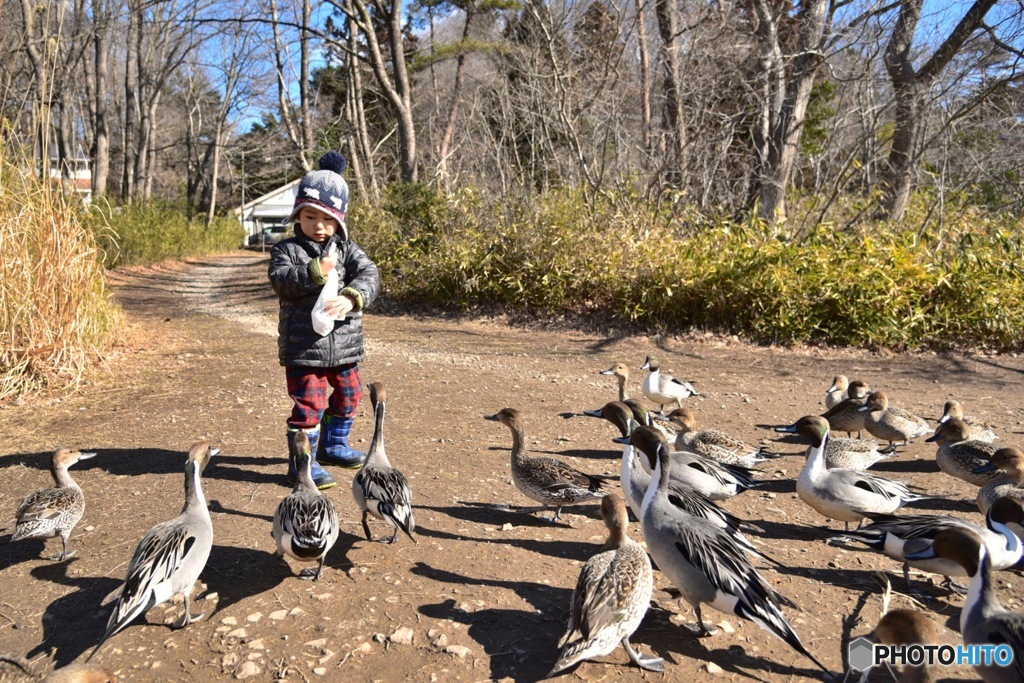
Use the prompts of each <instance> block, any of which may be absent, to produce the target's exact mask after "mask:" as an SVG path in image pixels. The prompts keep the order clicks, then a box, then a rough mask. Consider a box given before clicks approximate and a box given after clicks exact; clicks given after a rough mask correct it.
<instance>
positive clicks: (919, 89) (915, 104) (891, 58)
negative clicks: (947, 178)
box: [881, 0, 996, 221]
mask: <svg viewBox="0 0 1024 683" xmlns="http://www.w3.org/2000/svg"><path fill="white" fill-rule="evenodd" d="M995 4H996V0H976V2H975V3H974V4H973V5H972V6H971V8H970V9H968V10H967V12H966V14H964V16H963V18H962V19H961V20H960V22H959V23H958V24H957V25H956V26H955V27H953V29H952V30H951V31H950V33H949V35H948V36H947V37H946V39H945V40H944V41H943V42H942V44H941V45H939V47H938V48H936V50H935V52H934V53H933V54H932V56H931V58H929V59H928V61H926V62H925V63H924V64H923V65H922V66H921V67H920V68H919V69H917V70H915V69H914V56H915V54H914V51H913V45H914V33H915V31H916V30H917V25H918V22H919V21H920V20H921V10H922V8H923V6H924V0H901V1H900V3H899V8H900V9H899V15H898V16H897V18H896V25H895V26H894V27H893V30H892V34H891V35H890V36H889V43H888V45H886V48H885V68H886V71H888V73H889V80H890V81H892V87H893V91H894V94H895V97H896V118H895V127H894V130H893V136H892V147H891V148H890V150H889V158H888V162H887V163H886V166H885V169H884V171H883V173H882V181H881V185H882V187H881V189H882V204H881V214H882V215H883V216H884V217H886V218H888V219H889V220H892V221H899V220H902V219H903V216H904V215H905V214H906V211H907V205H908V204H909V203H910V193H911V190H912V189H913V175H914V170H915V167H916V166H917V147H918V143H919V138H920V136H921V131H922V130H923V127H922V126H921V121H920V112H921V109H922V104H923V102H924V100H925V97H926V96H927V93H928V91H929V90H930V88H931V86H932V84H933V83H934V82H935V79H936V78H938V76H939V74H941V73H942V71H943V69H945V68H946V66H947V65H948V64H949V63H950V61H952V59H953V57H955V56H956V55H957V53H958V52H960V50H961V48H963V46H964V43H966V42H967V39H968V38H970V37H971V34H972V33H974V32H975V31H976V30H978V29H979V28H981V27H982V26H983V25H984V21H985V15H986V14H988V11H989V10H990V9H992V7H993V6H994V5H995Z"/></svg>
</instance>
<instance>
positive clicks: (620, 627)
mask: <svg viewBox="0 0 1024 683" xmlns="http://www.w3.org/2000/svg"><path fill="white" fill-rule="evenodd" d="M601 519H603V520H604V524H605V526H606V527H607V528H608V540H607V541H606V542H605V544H604V547H605V548H606V549H605V550H603V551H602V552H600V553H598V554H596V555H594V556H593V557H591V558H590V559H589V560H587V563H586V564H585V565H583V569H582V570H581V571H580V576H579V579H578V580H577V581H576V588H575V589H574V590H573V592H572V599H571V600H570V602H569V623H568V624H567V626H566V630H565V635H564V636H562V640H561V641H560V646H561V649H560V651H559V653H558V661H556V662H555V665H554V666H553V667H552V668H551V671H550V672H549V673H548V675H547V678H550V677H552V676H555V675H557V674H559V673H561V672H562V671H565V670H566V669H568V668H569V667H571V666H573V665H575V664H577V663H579V662H582V661H583V660H585V659H593V658H594V657H603V656H604V655H607V654H611V652H612V651H613V650H615V648H616V647H618V646H619V644H620V643H621V644H622V647H623V649H625V650H626V654H628V655H629V659H630V660H631V661H632V662H633V663H634V664H636V665H637V666H639V667H640V668H641V669H644V670H645V671H658V672H661V671H664V670H665V661H664V660H663V659H661V658H660V657H655V656H653V655H644V654H641V653H639V652H637V651H636V650H634V649H633V646H632V645H631V644H630V642H629V637H630V636H631V635H633V633H634V632H636V629H637V628H638V627H639V626H640V622H641V621H643V618H644V615H645V614H647V609H648V608H649V607H650V605H651V594H652V593H653V591H654V572H653V570H652V569H651V560H650V558H648V557H647V552H646V551H645V550H644V549H643V548H642V547H641V546H640V544H639V543H637V542H636V541H634V540H633V539H631V538H630V537H629V530H628V527H629V519H628V513H627V512H626V503H625V501H624V500H623V499H622V498H621V497H620V496H619V495H617V494H615V493H609V494H608V495H606V496H605V497H604V498H602V499H601Z"/></svg>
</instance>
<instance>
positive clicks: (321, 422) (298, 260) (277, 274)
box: [268, 152, 380, 489]
mask: <svg viewBox="0 0 1024 683" xmlns="http://www.w3.org/2000/svg"><path fill="white" fill-rule="evenodd" d="M345 165H346V162H345V157H343V156H342V155H341V154H339V153H337V152H328V153H327V154H325V155H323V156H322V157H321V158H320V170H319V171H311V172H309V173H307V174H306V175H305V177H304V178H303V179H302V181H301V182H300V183H299V188H298V192H297V193H296V196H295V206H294V208H293V209H292V214H291V218H290V219H289V220H291V221H295V235H294V237H289V238H288V239H286V240H282V241H280V242H278V243H277V244H276V245H274V248H273V249H271V251H270V269H269V272H268V275H269V277H270V284H271V285H272V286H273V288H274V291H275V292H276V293H277V296H278V299H279V303H280V312H279V314H278V324H277V332H278V338H277V349H278V358H279V359H280V361H281V365H283V366H284V368H285V376H286V378H287V382H288V395H289V396H290V397H291V398H292V400H293V401H294V402H295V405H294V407H293V408H292V413H291V415H290V416H289V418H288V480H289V482H290V483H294V481H295V478H296V471H295V455H296V447H295V435H296V434H297V433H298V431H299V430H300V429H301V430H303V431H305V432H306V434H307V436H308V437H309V442H310V445H311V446H312V447H313V454H314V460H313V481H314V482H315V483H316V485H317V488H319V489H327V488H330V487H332V486H334V485H336V484H337V483H338V482H337V481H335V479H334V477H332V476H331V474H330V473H329V472H327V471H326V470H325V469H324V468H323V467H321V463H326V464H331V465H341V466H342V467H348V468H352V469H358V468H360V467H362V465H363V459H364V457H365V454H364V453H362V452H360V451H357V450H355V449H353V448H351V447H350V446H349V443H348V437H349V431H350V430H351V429H352V421H353V420H354V419H355V414H356V408H358V407H359V401H360V399H362V397H363V385H362V382H361V380H360V377H359V365H358V363H359V361H361V360H363V358H364V355H365V354H364V352H363V315H362V311H363V309H364V308H366V307H367V306H369V305H370V304H371V303H373V301H374V300H375V299H376V298H377V294H378V292H379V291H380V272H379V271H378V270H377V265H376V264H375V263H374V262H373V261H372V260H370V257H369V256H367V255H366V252H364V251H363V250H362V248H360V246H359V245H358V244H356V243H355V242H353V241H352V240H350V239H349V236H348V229H347V228H346V226H345V211H346V210H347V209H348V184H347V183H346V182H345V179H344V178H342V177H341V173H342V172H343V171H344V170H345ZM332 244H333V245H336V246H337V252H336V253H335V254H333V255H329V252H328V247H329V246H330V245H332ZM332 269H333V270H337V271H338V275H339V282H340V288H339V292H338V296H337V297H336V298H332V299H330V300H329V301H328V303H327V306H326V307H325V312H326V313H328V314H329V315H331V316H332V317H334V318H342V319H340V320H335V322H334V329H333V330H332V331H331V332H330V333H328V334H327V335H326V336H320V334H318V333H317V332H316V330H314V329H313V319H312V311H313V306H314V304H316V300H317V297H318V296H319V295H320V290H321V289H322V288H323V285H324V283H325V282H327V275H328V273H330V272H331V270H332ZM329 388H330V389H333V391H332V392H331V394H330V397H328V395H327V394H328V390H329Z"/></svg>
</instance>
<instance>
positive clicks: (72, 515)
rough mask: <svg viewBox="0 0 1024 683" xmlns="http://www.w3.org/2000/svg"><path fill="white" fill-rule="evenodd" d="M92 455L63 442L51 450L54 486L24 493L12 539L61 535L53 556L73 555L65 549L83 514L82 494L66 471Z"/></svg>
mask: <svg viewBox="0 0 1024 683" xmlns="http://www.w3.org/2000/svg"><path fill="white" fill-rule="evenodd" d="M95 455H96V454H95V453H83V452H82V451H79V450H76V449H73V448H67V447H65V446H62V447H60V448H58V449H57V450H56V451H55V452H54V454H53V457H51V458H50V474H51V475H52V476H53V481H54V483H55V484H56V485H57V486H56V487H54V488H49V489H39V490H38V491H34V492H32V493H30V494H28V495H27V496H25V499H24V500H23V501H21V505H20V506H18V512H17V513H15V518H16V522H15V526H14V533H13V534H12V535H11V541H20V540H22V539H23V538H53V537H54V536H60V542H61V552H60V554H59V555H55V556H54V557H53V558H52V559H54V560H57V561H58V562H63V561H64V560H66V559H67V558H69V557H72V556H74V554H75V553H74V551H72V552H70V553H69V552H68V539H69V538H70V537H71V530H72V529H74V528H75V525H76V524H78V521H79V520H80V519H82V515H83V514H85V494H84V493H82V489H81V487H79V486H78V484H77V483H76V482H75V480H74V479H72V478H71V475H70V474H68V468H69V467H71V466H72V465H74V464H75V463H77V462H78V461H79V460H88V459H89V458H92V457H94V456H95Z"/></svg>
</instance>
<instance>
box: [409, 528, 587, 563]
mask: <svg viewBox="0 0 1024 683" xmlns="http://www.w3.org/2000/svg"><path fill="white" fill-rule="evenodd" d="M418 531H419V535H420V536H423V537H425V538H436V539H443V540H446V541H469V542H471V543H493V544H496V545H501V546H506V547H507V546H512V547H514V548H522V549H523V550H528V551H530V552H534V553H537V554H539V555H544V556H547V557H556V558H559V559H566V560H577V561H580V562H586V561H587V560H589V559H590V558H591V557H593V556H594V555H596V554H597V553H599V552H601V551H602V550H603V549H604V548H603V547H602V546H601V545H600V544H598V543H580V542H577V541H566V540H564V539H556V540H551V541H538V540H535V539H528V538H509V537H508V536H506V535H502V536H501V537H500V538H479V537H475V536H466V535H465V534H453V533H448V532H447V531H437V530H433V529H431V530H427V529H420V530H418Z"/></svg>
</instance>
